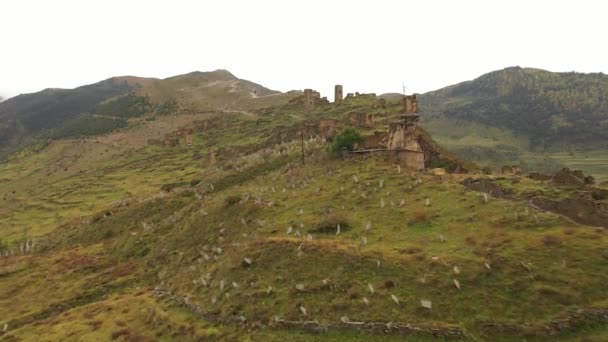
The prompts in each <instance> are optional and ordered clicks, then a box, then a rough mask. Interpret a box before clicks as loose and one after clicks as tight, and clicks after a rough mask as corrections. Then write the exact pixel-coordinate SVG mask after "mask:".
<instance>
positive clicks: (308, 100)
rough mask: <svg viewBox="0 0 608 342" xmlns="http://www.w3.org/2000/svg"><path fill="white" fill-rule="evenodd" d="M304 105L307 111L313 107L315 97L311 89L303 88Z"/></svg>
mask: <svg viewBox="0 0 608 342" xmlns="http://www.w3.org/2000/svg"><path fill="white" fill-rule="evenodd" d="M304 107H306V109H307V110H309V111H311V110H314V109H315V98H314V94H313V90H312V89H304Z"/></svg>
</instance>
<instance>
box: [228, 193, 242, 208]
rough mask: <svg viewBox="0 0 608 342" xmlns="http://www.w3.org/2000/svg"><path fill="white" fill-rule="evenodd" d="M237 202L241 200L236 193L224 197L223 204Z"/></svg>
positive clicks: (230, 204) (229, 204)
mask: <svg viewBox="0 0 608 342" xmlns="http://www.w3.org/2000/svg"><path fill="white" fill-rule="evenodd" d="M239 202H241V196H238V195H230V196H227V197H226V198H224V204H225V205H226V206H227V207H229V206H232V205H235V204H238V203H239Z"/></svg>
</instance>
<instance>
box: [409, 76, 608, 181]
mask: <svg viewBox="0 0 608 342" xmlns="http://www.w3.org/2000/svg"><path fill="white" fill-rule="evenodd" d="M421 116H422V118H423V120H424V123H425V126H426V127H427V128H428V129H429V130H430V131H431V133H433V134H434V135H435V136H436V137H437V139H438V140H439V141H440V142H442V143H443V144H446V145H449V146H451V148H452V149H453V151H454V152H457V153H459V154H460V155H462V156H464V157H466V158H468V159H471V160H474V161H477V162H480V163H482V164H486V165H494V166H495V165H502V164H508V163H518V164H522V163H523V164H524V166H525V167H526V168H527V169H528V170H539V169H540V170H545V171H554V170H555V169H557V168H559V165H558V164H559V163H565V164H570V165H576V166H577V167H583V168H585V169H586V170H587V171H588V172H592V173H599V174H607V172H608V169H605V168H602V166H601V165H605V161H606V160H608V153H606V151H607V145H606V141H608V135H607V133H606V132H608V130H606V128H607V127H608V126H607V125H608V76H607V75H604V74H602V73H598V74H582V73H574V72H569V73H554V72H549V71H545V70H540V69H532V68H520V67H510V68H506V69H503V70H498V71H494V72H490V73H488V74H485V75H482V76H480V77H478V78H476V79H474V80H472V81H467V82H462V83H459V84H456V85H452V86H449V87H446V88H443V89H439V90H437V91H432V92H428V93H425V94H423V95H421Z"/></svg>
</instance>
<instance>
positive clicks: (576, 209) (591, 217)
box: [530, 197, 608, 228]
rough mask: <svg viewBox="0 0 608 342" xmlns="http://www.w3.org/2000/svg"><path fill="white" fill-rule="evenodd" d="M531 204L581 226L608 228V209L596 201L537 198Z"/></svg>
mask: <svg viewBox="0 0 608 342" xmlns="http://www.w3.org/2000/svg"><path fill="white" fill-rule="evenodd" d="M530 203H532V204H533V205H535V206H536V207H538V208H539V209H542V210H546V211H551V212H554V213H557V214H560V215H564V216H566V217H568V218H570V219H572V220H573V221H575V222H578V223H581V224H585V225H589V226H596V227H604V228H608V208H605V206H604V205H602V204H601V203H598V202H596V201H594V200H590V199H584V198H566V199H563V200H553V199H549V198H544V197H535V198H532V199H531V200H530Z"/></svg>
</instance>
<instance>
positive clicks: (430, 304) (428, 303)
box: [420, 299, 433, 310]
mask: <svg viewBox="0 0 608 342" xmlns="http://www.w3.org/2000/svg"><path fill="white" fill-rule="evenodd" d="M420 305H422V307H423V308H425V309H429V310H430V309H432V308H433V302H431V301H430V300H428V299H421V300H420Z"/></svg>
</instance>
